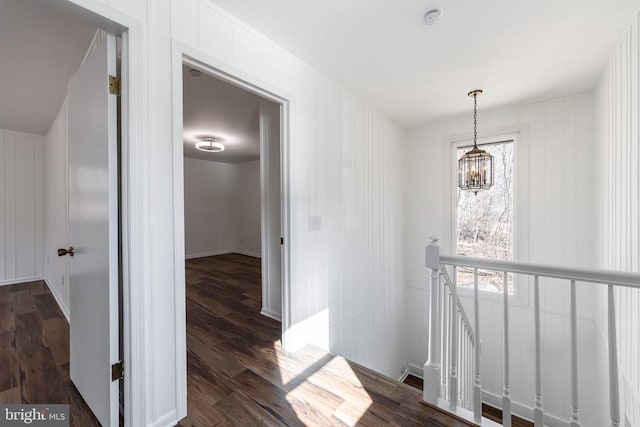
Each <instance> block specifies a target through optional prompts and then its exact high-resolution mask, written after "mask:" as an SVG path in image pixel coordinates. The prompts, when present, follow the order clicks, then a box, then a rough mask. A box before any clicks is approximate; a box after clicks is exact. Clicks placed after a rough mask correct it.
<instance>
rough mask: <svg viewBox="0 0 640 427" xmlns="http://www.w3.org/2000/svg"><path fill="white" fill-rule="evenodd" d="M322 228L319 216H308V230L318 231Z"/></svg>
mask: <svg viewBox="0 0 640 427" xmlns="http://www.w3.org/2000/svg"><path fill="white" fill-rule="evenodd" d="M321 228H322V220H321V218H320V217H319V216H310V217H309V231H318V230H320V229H321Z"/></svg>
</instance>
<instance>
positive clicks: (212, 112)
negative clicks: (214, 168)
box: [182, 66, 262, 163]
mask: <svg viewBox="0 0 640 427" xmlns="http://www.w3.org/2000/svg"><path fill="white" fill-rule="evenodd" d="M182 71H183V76H184V78H183V81H184V85H183V90H184V95H183V98H184V111H183V121H184V123H183V128H184V155H185V157H191V158H196V159H203V160H211V161H215V162H223V163H239V162H247V161H250V160H256V159H258V158H259V157H260V135H259V131H260V130H259V118H258V117H259V115H258V103H259V102H260V100H261V99H262V98H261V97H260V96H258V95H255V94H253V93H250V92H247V91H245V90H243V89H240V88H238V87H236V86H233V85H231V84H228V83H225V82H223V81H222V80H219V79H216V78H214V77H211V76H208V75H206V74H202V76H200V77H194V76H192V75H191V73H190V72H189V68H188V67H186V66H183V68H182ZM202 135H209V136H214V137H218V138H221V139H222V140H223V141H222V143H223V144H224V145H225V150H224V151H222V152H220V153H209V152H204V151H199V150H197V149H196V148H195V143H196V142H197V141H198V139H197V137H198V136H202Z"/></svg>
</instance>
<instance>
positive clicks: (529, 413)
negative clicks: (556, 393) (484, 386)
mask: <svg viewBox="0 0 640 427" xmlns="http://www.w3.org/2000/svg"><path fill="white" fill-rule="evenodd" d="M482 401H483V402H485V403H487V404H489V405H491V406H493V407H495V408H498V409H502V396H498V395H497V394H493V393H490V392H488V391H485V390H482ZM511 413H512V414H513V415H517V416H518V417H520V418H522V419H525V420H527V421H531V420H533V408H532V407H529V406H526V405H523V404H521V403H518V402H516V401H513V400H512V401H511ZM544 425H545V426H547V427H569V422H568V421H564V420H561V419H560V418H557V417H555V416H554V415H551V414H549V413H545V414H544Z"/></svg>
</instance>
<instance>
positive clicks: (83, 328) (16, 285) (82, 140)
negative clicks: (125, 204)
mask: <svg viewBox="0 0 640 427" xmlns="http://www.w3.org/2000/svg"><path fill="white" fill-rule="evenodd" d="M0 7H1V8H2V11H1V12H0V17H1V18H0V19H1V20H2V23H1V24H0V31H2V32H3V33H4V35H3V36H2V40H3V55H4V58H5V62H6V63H5V66H3V69H2V72H3V75H2V84H5V85H7V88H3V93H5V95H6V96H5V97H3V102H2V105H1V106H0V128H2V129H3V130H2V132H1V133H2V138H1V141H0V142H1V143H2V147H1V148H2V150H0V154H1V156H0V157H1V160H2V161H1V162H0V164H1V165H2V173H1V174H0V175H2V176H3V177H10V180H9V181H8V182H5V181H4V180H2V184H3V185H1V186H0V187H2V193H3V196H4V197H2V198H3V201H4V202H5V203H3V204H2V206H1V208H2V210H6V211H7V212H8V211H12V215H11V216H10V217H8V216H5V215H4V212H3V215H2V220H3V222H5V224H4V227H2V228H3V229H4V230H7V226H8V227H9V230H10V231H14V232H13V233H9V234H12V239H10V241H9V240H5V239H3V240H5V241H4V242H3V243H5V245H3V246H5V247H6V245H7V244H11V246H13V249H15V250H12V259H11V260H9V261H10V262H9V263H6V262H3V263H2V265H0V267H2V268H1V270H2V271H1V272H2V276H3V278H4V280H2V282H3V283H0V284H2V285H8V286H6V287H3V295H4V296H5V297H7V301H8V302H15V301H16V298H15V297H14V298H12V297H11V295H19V296H20V298H17V299H18V300H20V301H22V302H21V303H20V304H22V305H21V307H20V308H19V309H18V310H13V312H12V314H13V316H14V319H13V320H14V321H13V322H12V323H11V324H12V325H13V328H14V330H13V331H11V333H12V334H13V336H14V338H16V340H15V341H13V342H22V344H24V345H23V346H22V347H20V346H19V345H18V344H16V347H15V348H14V354H12V355H11V357H10V360H15V361H20V363H23V365H21V366H22V368H21V369H23V373H24V375H23V374H20V375H18V376H17V377H14V378H13V379H12V381H10V382H9V383H7V384H8V386H9V387H10V388H9V389H8V390H0V392H3V391H8V393H9V398H7V399H3V401H5V400H7V401H10V402H6V403H16V404H27V403H28V404H31V403H32V402H40V403H43V404H54V403H70V404H71V416H73V417H75V416H80V417H81V421H79V422H80V423H82V424H83V425H91V424H92V423H98V422H99V423H100V424H103V425H110V426H113V425H119V424H120V420H121V418H122V417H123V415H124V414H123V413H122V410H123V408H124V407H127V408H129V405H128V404H126V403H125V402H124V398H123V389H124V383H123V381H121V379H122V377H121V376H119V375H113V372H114V371H113V369H112V368H113V367H114V366H116V367H117V366H118V365H120V364H121V361H122V360H123V359H125V358H126V357H125V355H124V354H123V353H124V352H126V351H127V350H128V345H127V343H126V342H125V341H123V339H122V337H123V336H125V334H124V333H123V331H124V330H126V326H127V323H126V322H127V319H128V316H127V315H126V312H124V311H122V309H121V308H122V307H123V301H128V298H127V296H126V294H125V293H126V291H127V290H128V287H127V285H126V283H127V280H126V278H125V276H126V274H125V271H124V269H123V268H122V260H123V259H126V256H127V252H126V251H127V249H126V247H127V245H126V242H125V241H124V239H122V236H121V234H120V230H121V229H122V228H123V225H124V224H126V221H127V217H126V213H125V212H123V211H122V210H121V209H120V205H121V201H122V197H124V194H126V187H125V186H121V184H122V183H123V182H129V180H128V178H129V176H127V175H124V174H123V175H120V170H121V165H120V162H121V160H122V157H121V151H120V150H121V148H122V149H124V150H126V149H127V148H128V138H127V136H128V134H129V130H130V127H129V126H128V124H126V123H125V125H124V126H122V123H121V121H120V119H119V117H120V111H119V109H124V111H125V112H128V111H129V103H128V100H129V96H128V95H129V89H130V85H129V84H128V81H127V80H124V84H122V85H121V84H120V83H121V82H123V79H122V77H123V76H122V74H121V72H120V59H121V60H122V62H123V68H122V69H123V70H124V71H125V74H127V71H128V69H127V64H129V59H130V58H129V56H128V53H127V52H126V50H127V49H128V47H129V46H130V44H129V38H128V33H127V27H125V26H124V25H121V24H118V23H116V22H115V21H113V20H110V19H108V18H106V17H103V16H101V15H98V14H96V13H93V12H91V11H89V10H88V9H85V8H83V7H81V6H78V5H76V4H72V3H71V2H68V1H66V0H54V1H51V2H45V3H43V2H39V1H29V0H27V1H25V0H7V1H4V2H2V5H1V6H0ZM118 37H121V38H120V39H118ZM123 41H124V42H123ZM119 48H124V51H123V50H120V51H119ZM4 89H7V90H4ZM9 89H10V90H11V91H12V92H11V93H9ZM122 95H124V96H122ZM7 103H9V105H7ZM125 116H126V113H125ZM120 130H122V131H123V135H124V136H125V137H124V138H120V137H119V134H120ZM121 188H122V189H125V191H121ZM9 189H10V190H11V192H10V194H9V192H8V191H7V190H9ZM5 220H8V221H9V222H10V223H6V221H5ZM3 237H6V236H3ZM3 255H6V254H3ZM3 258H5V257H3ZM3 261H6V259H5V260H3ZM11 265H13V266H14V267H13V268H9V269H7V266H9V267H11ZM20 282H26V284H25V285H24V289H23V285H21V284H20ZM14 308H15V307H14ZM65 318H66V319H65ZM28 325H31V326H30V327H27V326H28ZM37 331H39V333H37V334H35V335H34V336H31V335H29V334H30V333H31V332H34V333H35V332H37ZM31 344H32V345H33V346H30V345H31ZM37 345H40V347H37V348H36V347H34V346H37ZM18 347H20V348H18ZM11 348H13V347H9V351H10V349H11ZM5 350H7V348H6V347H4V346H3V351H2V353H3V354H2V355H0V356H6V354H4V352H5ZM34 354H38V355H40V357H41V359H39V360H38V359H34ZM47 354H49V355H50V357H47V356H46V355H47ZM2 360H5V359H2ZM30 363H31V364H30ZM9 365H10V368H11V366H17V365H15V364H12V363H10V364H9ZM26 366H29V368H26ZM43 378H46V381H45V382H42V381H41V380H42V379H43ZM71 384H73V385H71ZM58 386H59V387H58ZM67 388H68V390H69V393H66V392H65V391H64V390H66V389H67ZM29 393H35V394H36V396H33V395H29ZM65 396H66V397H65ZM85 402H86V403H85ZM87 405H88V407H87ZM78 408H83V409H78ZM76 410H79V411H80V412H77V411H76ZM74 411H76V412H74ZM94 416H95V417H96V418H92V417H94ZM76 421H78V420H77V419H76Z"/></svg>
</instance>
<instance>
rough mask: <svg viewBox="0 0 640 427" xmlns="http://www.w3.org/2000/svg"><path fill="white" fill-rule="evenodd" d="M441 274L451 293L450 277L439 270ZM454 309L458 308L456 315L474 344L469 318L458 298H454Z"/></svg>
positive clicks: (445, 272) (444, 271)
mask: <svg viewBox="0 0 640 427" xmlns="http://www.w3.org/2000/svg"><path fill="white" fill-rule="evenodd" d="M440 271H441V273H442V277H444V283H445V285H446V286H447V287H448V288H449V289H450V290H451V291H452V292H453V282H452V281H451V277H450V276H449V272H448V271H447V270H446V269H444V268H443V269H442V270H440ZM456 307H458V313H460V317H461V318H462V321H463V322H464V324H465V326H466V327H467V330H468V331H469V336H470V338H471V342H472V343H473V345H475V344H476V335H475V334H474V332H473V328H472V327H471V322H469V318H468V317H467V313H465V311H464V307H463V306H462V303H461V302H460V299H459V298H456Z"/></svg>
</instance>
